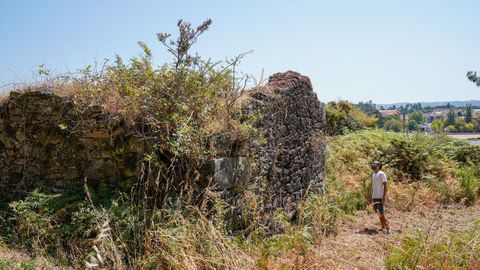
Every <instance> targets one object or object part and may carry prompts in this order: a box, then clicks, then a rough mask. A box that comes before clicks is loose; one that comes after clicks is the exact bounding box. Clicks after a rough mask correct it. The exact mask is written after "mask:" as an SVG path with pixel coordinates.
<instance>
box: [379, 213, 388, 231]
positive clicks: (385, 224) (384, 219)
mask: <svg viewBox="0 0 480 270" xmlns="http://www.w3.org/2000/svg"><path fill="white" fill-rule="evenodd" d="M380 220H381V222H382V228H383V229H387V230H390V226H388V220H387V217H386V216H385V213H381V214H380Z"/></svg>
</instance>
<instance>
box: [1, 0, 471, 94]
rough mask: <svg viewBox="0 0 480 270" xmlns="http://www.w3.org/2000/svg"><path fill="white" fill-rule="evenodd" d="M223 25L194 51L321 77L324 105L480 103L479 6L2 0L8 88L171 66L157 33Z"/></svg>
mask: <svg viewBox="0 0 480 270" xmlns="http://www.w3.org/2000/svg"><path fill="white" fill-rule="evenodd" d="M207 18H211V19H212V20H213V24H212V26H211V28H210V29H209V31H208V32H206V33H205V34H204V35H203V36H202V37H201V38H200V40H199V41H198V43H197V44H196V45H195V46H194V48H193V51H195V52H198V53H199V54H200V55H201V56H203V57H204V58H211V59H214V60H224V59H225V58H226V57H227V58H230V57H233V56H235V55H238V54H240V53H243V52H247V51H249V50H253V53H252V54H250V55H248V56H247V57H246V58H245V59H244V60H243V61H242V63H241V65H240V67H239V69H240V70H241V71H242V72H244V73H248V74H251V75H253V76H254V77H255V78H256V79H257V80H260V77H261V74H262V70H264V74H265V77H268V76H269V75H271V74H273V73H275V72H282V71H286V70H295V71H298V72H300V73H302V74H304V75H307V76H309V77H310V79H311V81H312V84H313V88H314V90H315V92H316V93H317V96H318V98H319V99H320V100H321V101H324V102H327V101H332V100H339V99H347V100H350V101H352V102H359V101H367V100H373V101H374V102H375V103H393V102H420V101H450V100H471V99H480V88H478V87H476V86H475V85H474V84H473V83H471V82H469V81H468V80H467V79H466V76H465V74H466V72H467V71H468V70H480V49H479V48H480V35H479V30H480V1H478V0H423V1H418V0H415V1H413V0H412V1H410V0H402V1H393V0H392V1H387V0H382V1H380V0H377V1H373V0H357V1H353V0H352V1H347V0H345V1H342V0H332V1H322V0H317V1H314V0H311V1H306V0H305V1H302V0H298V1H283V0H277V1H273V0H264V1H259V0H257V1H250V0H245V1H222V0H210V1H208V0H205V1H198V0H191V1H188V0H184V1H172V0H170V1H159V0H157V1H154V0H151V1H147V0H137V1H126V0H115V1H114V0H82V1H65V0H43V1H38V0H31V1H26V0H0V87H1V88H0V90H3V91H6V89H9V87H10V86H11V84H12V83H21V82H29V81H32V80H33V78H34V77H35V72H36V70H37V67H38V65H40V64H44V65H45V66H46V67H47V68H49V69H51V70H52V72H53V73H55V74H60V73H64V72H68V71H76V70H77V69H79V68H82V67H84V66H86V65H89V64H93V63H94V62H95V61H97V62H103V61H104V59H106V58H107V59H113V58H114V56H115V55H116V54H118V55H120V56H121V57H123V58H124V59H128V58H130V57H132V56H136V55H138V54H139V52H140V49H139V47H138V45H137V42H138V41H144V42H145V43H147V44H148V45H149V47H150V48H151V49H152V51H153V54H154V57H155V61H156V63H159V64H160V63H163V62H165V61H169V60H171V59H170V57H169V55H168V54H167V53H166V51H165V49H164V48H163V47H162V46H161V44H160V43H159V42H158V41H157V39H156V33H159V32H168V33H172V34H175V33H176V31H177V29H176V23H177V21H178V20H179V19H183V20H185V21H189V22H192V24H194V25H198V24H200V23H201V22H202V21H204V20H205V19H207Z"/></svg>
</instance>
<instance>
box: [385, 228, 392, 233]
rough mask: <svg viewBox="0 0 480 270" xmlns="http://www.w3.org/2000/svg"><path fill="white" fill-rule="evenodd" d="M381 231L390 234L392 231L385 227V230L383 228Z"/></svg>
mask: <svg viewBox="0 0 480 270" xmlns="http://www.w3.org/2000/svg"><path fill="white" fill-rule="evenodd" d="M383 233H384V234H391V233H392V232H391V231H390V229H387V230H383Z"/></svg>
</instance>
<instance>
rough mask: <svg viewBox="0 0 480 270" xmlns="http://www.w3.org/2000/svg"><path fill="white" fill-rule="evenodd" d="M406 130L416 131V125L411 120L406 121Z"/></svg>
mask: <svg viewBox="0 0 480 270" xmlns="http://www.w3.org/2000/svg"><path fill="white" fill-rule="evenodd" d="M408 130H409V131H417V130H418V123H417V122H416V121H415V120H413V119H411V120H409V121H408Z"/></svg>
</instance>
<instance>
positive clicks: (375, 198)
mask: <svg viewBox="0 0 480 270" xmlns="http://www.w3.org/2000/svg"><path fill="white" fill-rule="evenodd" d="M381 169H382V163H380V162H379V161H374V162H373V164H372V170H373V171H374V173H373V175H372V199H371V200H370V199H369V203H370V204H372V203H373V209H374V210H375V212H378V214H379V218H380V223H381V224H382V231H383V232H384V233H385V234H390V227H389V226H388V220H387V218H386V217H385V200H386V198H387V175H386V174H385V173H384V172H383V171H381Z"/></svg>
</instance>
